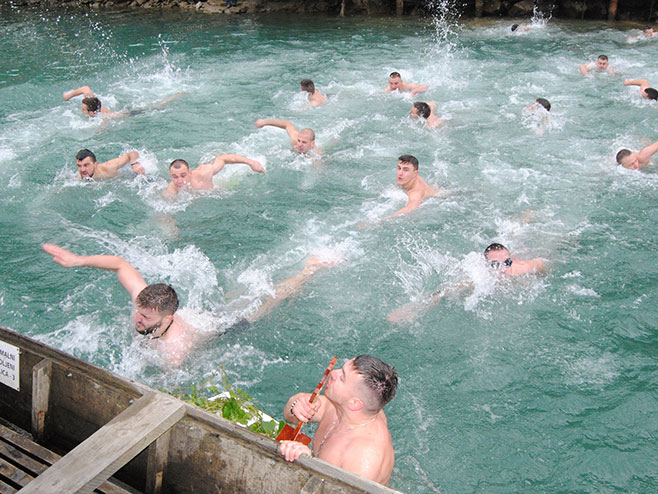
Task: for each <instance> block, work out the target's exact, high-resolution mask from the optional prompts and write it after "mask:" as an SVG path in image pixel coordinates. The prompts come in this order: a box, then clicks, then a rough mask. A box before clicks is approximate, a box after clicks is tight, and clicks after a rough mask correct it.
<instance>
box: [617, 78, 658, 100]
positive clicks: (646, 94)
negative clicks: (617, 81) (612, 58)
mask: <svg viewBox="0 0 658 494" xmlns="http://www.w3.org/2000/svg"><path fill="white" fill-rule="evenodd" d="M624 86H640V95H641V96H642V97H643V98H646V99H653V100H658V90H656V89H654V88H652V87H649V81H648V80H646V79H624Z"/></svg>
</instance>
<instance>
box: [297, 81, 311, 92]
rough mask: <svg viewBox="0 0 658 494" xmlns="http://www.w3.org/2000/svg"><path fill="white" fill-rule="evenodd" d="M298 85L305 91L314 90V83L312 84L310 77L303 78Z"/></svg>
mask: <svg viewBox="0 0 658 494" xmlns="http://www.w3.org/2000/svg"><path fill="white" fill-rule="evenodd" d="M299 85H300V86H301V88H302V89H303V90H304V91H306V92H307V93H310V94H313V93H314V92H315V84H313V81H312V80H311V79H303V80H302V82H300V83H299Z"/></svg>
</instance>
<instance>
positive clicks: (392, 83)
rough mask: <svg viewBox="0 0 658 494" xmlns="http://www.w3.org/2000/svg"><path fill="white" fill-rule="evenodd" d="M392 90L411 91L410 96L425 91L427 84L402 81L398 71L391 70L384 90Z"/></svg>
mask: <svg viewBox="0 0 658 494" xmlns="http://www.w3.org/2000/svg"><path fill="white" fill-rule="evenodd" d="M393 91H400V92H401V93H408V92H409V91H411V96H412V97H413V96H415V95H417V94H418V93H422V92H425V91H427V85H425V84H412V83H410V82H403V81H402V76H401V75H400V73H399V72H391V74H390V75H389V76H388V87H387V88H386V92H387V93H391V92H393Z"/></svg>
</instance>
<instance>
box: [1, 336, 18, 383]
mask: <svg viewBox="0 0 658 494" xmlns="http://www.w3.org/2000/svg"><path fill="white" fill-rule="evenodd" d="M20 354H21V349H20V348H18V347H17V346H14V345H10V344H9V343H5V342H4V341H0V383H2V384H5V385H7V386H9V387H10V388H14V389H15V390H16V391H20V375H21V366H20V364H19V358H20Z"/></svg>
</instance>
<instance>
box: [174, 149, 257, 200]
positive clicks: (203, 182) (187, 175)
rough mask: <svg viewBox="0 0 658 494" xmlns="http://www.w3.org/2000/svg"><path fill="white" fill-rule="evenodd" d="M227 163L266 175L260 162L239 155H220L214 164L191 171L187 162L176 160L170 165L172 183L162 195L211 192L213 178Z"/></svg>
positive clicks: (204, 164) (206, 164) (200, 166)
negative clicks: (237, 164) (182, 192)
mask: <svg viewBox="0 0 658 494" xmlns="http://www.w3.org/2000/svg"><path fill="white" fill-rule="evenodd" d="M227 163H245V164H247V165H249V166H250V167H251V169H252V170H253V171H255V172H258V173H265V169H264V168H263V165H261V164H260V162H258V161H256V160H252V159H249V158H245V157H244V156H240V155H239V154H220V155H219V156H217V157H216V158H215V159H214V160H213V161H212V162H210V163H203V164H201V165H199V166H197V167H196V168H195V169H194V170H191V171H190V165H188V164H187V161H185V160H180V159H179V160H174V161H172V162H171V164H170V165H169V176H170V177H171V183H170V184H169V185H168V186H167V188H166V189H165V190H164V191H163V192H162V195H163V196H164V197H176V195H177V194H178V191H180V190H190V189H191V190H210V189H212V188H213V182H212V178H213V177H214V176H215V175H217V174H218V173H219V172H220V171H222V168H224V165H226V164H227Z"/></svg>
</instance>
